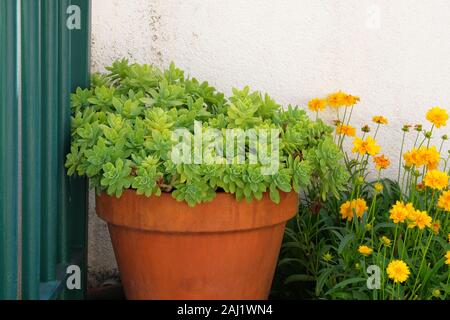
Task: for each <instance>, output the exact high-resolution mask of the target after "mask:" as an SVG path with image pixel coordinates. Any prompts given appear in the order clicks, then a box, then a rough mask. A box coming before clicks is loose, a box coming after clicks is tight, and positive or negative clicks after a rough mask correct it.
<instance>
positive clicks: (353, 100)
mask: <svg viewBox="0 0 450 320" xmlns="http://www.w3.org/2000/svg"><path fill="white" fill-rule="evenodd" d="M359 101H360V99H359V97H355V96H352V95H351V94H346V95H345V97H344V100H343V104H344V106H347V107H351V106H354V105H355V104H357V103H358V102H359Z"/></svg>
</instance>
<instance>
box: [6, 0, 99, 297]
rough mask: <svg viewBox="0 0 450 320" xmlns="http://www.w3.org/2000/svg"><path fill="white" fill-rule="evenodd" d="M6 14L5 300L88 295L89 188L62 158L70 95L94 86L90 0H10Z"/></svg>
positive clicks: (66, 141)
mask: <svg viewBox="0 0 450 320" xmlns="http://www.w3.org/2000/svg"><path fill="white" fill-rule="evenodd" d="M0 18H1V21H0V48H1V55H0V67H1V78H0V90H1V91H0V92H1V100H0V101H1V105H0V107H1V111H0V126H1V130H0V141H1V145H0V152H1V163H0V191H1V194H0V210H1V211H0V299H53V298H66V299H80V298H83V297H84V295H85V288H86V236H87V232H86V230H87V227H86V217H87V187H86V181H85V180H84V179H69V178H67V177H66V174H65V169H64V161H65V155H66V154H67V152H68V151H69V148H70V145H69V144H70V93H71V92H72V91H73V90H74V89H75V88H76V87H77V86H87V85H88V84H89V42H90V37H89V35H90V1H89V0H21V1H16V0H2V1H1V2H0ZM69 266H77V267H79V268H80V271H81V278H80V280H81V289H77V288H74V289H72V287H71V289H72V290H69V289H68V288H67V286H66V278H67V277H68V276H72V275H74V276H77V274H76V272H75V273H74V274H67V270H68V267H69ZM70 270H73V268H71V269H70ZM75 283H76V281H75Z"/></svg>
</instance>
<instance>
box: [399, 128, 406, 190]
mask: <svg viewBox="0 0 450 320" xmlns="http://www.w3.org/2000/svg"><path fill="white" fill-rule="evenodd" d="M405 137H406V131H403V138H402V147H401V148H400V157H399V161H398V178H397V182H398V183H400V175H401V171H402V158H403V148H404V146H405Z"/></svg>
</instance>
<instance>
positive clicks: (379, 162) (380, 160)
mask: <svg viewBox="0 0 450 320" xmlns="http://www.w3.org/2000/svg"><path fill="white" fill-rule="evenodd" d="M373 162H374V163H375V167H376V169H377V170H378V171H379V170H382V169H387V168H389V166H390V165H391V161H390V160H389V159H388V158H386V156H385V155H384V154H383V155H381V156H379V157H374V158H373Z"/></svg>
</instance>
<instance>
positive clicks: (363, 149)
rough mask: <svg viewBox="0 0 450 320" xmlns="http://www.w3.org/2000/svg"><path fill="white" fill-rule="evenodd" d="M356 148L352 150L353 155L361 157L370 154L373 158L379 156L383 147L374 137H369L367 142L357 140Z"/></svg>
mask: <svg viewBox="0 0 450 320" xmlns="http://www.w3.org/2000/svg"><path fill="white" fill-rule="evenodd" d="M353 145H354V148H353V150H352V152H353V153H359V154H360V155H365V154H369V155H371V156H375V155H377V154H378V153H379V152H380V150H381V147H380V146H379V145H377V142H376V141H375V140H374V139H373V138H372V137H370V136H369V137H367V139H366V140H362V139H361V138H356V139H355V141H353Z"/></svg>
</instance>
